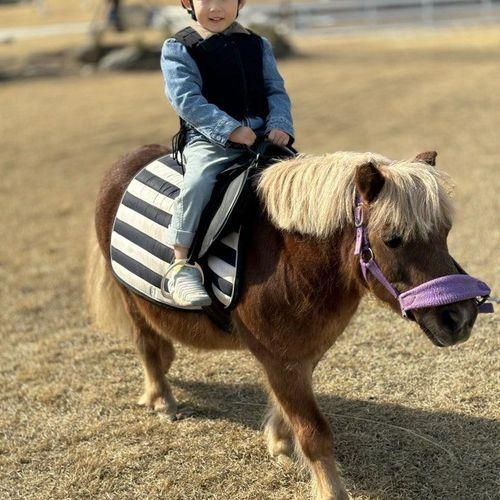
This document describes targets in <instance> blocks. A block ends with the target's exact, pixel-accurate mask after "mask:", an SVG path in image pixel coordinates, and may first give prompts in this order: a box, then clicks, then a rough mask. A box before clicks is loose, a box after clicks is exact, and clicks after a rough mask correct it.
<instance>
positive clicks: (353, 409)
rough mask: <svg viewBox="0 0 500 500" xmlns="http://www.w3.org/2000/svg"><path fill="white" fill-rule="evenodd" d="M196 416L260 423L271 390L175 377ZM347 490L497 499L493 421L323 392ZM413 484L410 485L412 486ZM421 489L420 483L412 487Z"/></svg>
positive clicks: (323, 405)
mask: <svg viewBox="0 0 500 500" xmlns="http://www.w3.org/2000/svg"><path fill="white" fill-rule="evenodd" d="M172 384H173V386H174V387H175V388H176V389H177V390H179V389H180V390H181V391H182V392H183V394H184V400H183V401H181V404H183V406H187V407H189V409H190V410H192V417H191V418H194V419H202V420H203V419H213V420H227V421H230V422H234V423H237V424H243V425H244V426H247V427H249V428H252V429H254V430H258V429H260V428H261V425H262V421H263V417H264V414H265V410H266V403H267V399H266V395H265V393H264V392H263V391H262V389H261V388H260V387H259V386H258V385H249V384H243V385H233V384H221V383H203V382H198V381H192V380H179V379H173V380H172ZM318 403H319V405H320V407H321V410H322V412H323V413H324V414H325V416H327V418H328V420H329V422H330V424H331V426H332V430H333V433H334V441H335V449H336V455H337V462H338V463H339V464H340V467H341V469H342V471H343V475H344V478H345V480H346V482H347V484H348V487H349V489H351V490H352V491H356V493H359V492H360V491H363V492H365V493H366V494H368V495H369V496H370V498H375V497H376V498H384V499H394V498H405V499H408V498H415V499H417V498H418V499H422V498H439V499H445V498H450V499H451V498H453V499H459V498H474V499H480V498H484V499H486V498H494V497H495V496H496V493H495V492H497V491H498V488H497V484H496V481H497V479H498V474H497V472H498V466H499V465H500V464H499V458H500V457H499V454H498V450H497V447H496V444H495V442H492V440H491V436H493V435H498V432H499V430H500V429H499V426H498V423H497V422H495V421H494V420H489V419H485V418H478V417H471V416H467V415H460V414H456V413H447V412H439V411H436V412H428V411H421V410H416V409H412V408H405V407H403V406H399V405H391V404H385V403H377V402H372V401H361V400H355V399H345V398H340V397H335V396H331V395H327V394H322V395H319V397H318ZM408 485H412V488H413V489H412V491H409V490H408ZM415 488H418V489H415Z"/></svg>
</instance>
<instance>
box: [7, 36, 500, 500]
mask: <svg viewBox="0 0 500 500" xmlns="http://www.w3.org/2000/svg"><path fill="white" fill-rule="evenodd" d="M472 41H473V42H474V43H472ZM499 42H500V34H499V32H498V30H497V31H496V32H495V31H493V30H491V31H486V32H485V33H481V32H479V31H478V30H467V31H455V32H451V33H450V32H436V33H430V32H429V33H420V34H419V35H418V36H417V35H415V36H397V37H394V38H388V37H385V38H383V39H379V38H375V37H358V38H345V39H332V40H327V39H322V38H321V39H320V38H317V39H309V40H297V44H298V46H299V48H300V50H301V52H302V54H303V57H302V58H299V59H295V60H290V61H286V62H284V63H282V64H281V69H282V71H283V74H284V76H285V78H286V81H287V85H288V88H289V91H290V93H291V96H292V99H293V102H294V104H295V108H294V115H295V120H296V124H297V138H298V143H297V144H298V147H299V148H300V149H301V150H302V151H305V152H313V151H335V150H342V149H350V150H372V151H377V152H380V153H382V154H385V155H387V156H389V157H392V158H404V157H409V156H411V155H413V154H414V153H417V152H419V151H422V150H428V149H436V150H438V151H439V153H440V154H439V157H438V162H439V165H440V166H442V167H443V168H444V169H446V170H447V171H448V172H449V173H450V174H451V175H452V177H453V178H454V180H455V183H456V186H457V187H456V202H457V206H458V214H457V215H458V217H457V221H456V226H455V228H454V229H453V231H452V234H451V238H450V247H451V250H452V253H453V254H454V255H455V256H456V258H457V259H458V260H459V261H460V262H461V263H462V264H463V266H464V267H465V268H466V269H468V270H469V271H470V272H471V273H473V274H474V275H477V276H479V277H482V278H484V279H485V280H487V281H488V282H489V283H490V285H492V287H493V289H494V292H495V293H496V294H497V295H498V294H499V287H500V282H499V274H498V264H497V249H498V247H499V244H500V237H499V236H500V233H499V229H498V215H497V214H498V213H499V208H500V207H499V202H498V192H499V188H500V186H499V181H498V145H497V139H498V130H499V129H500V116H499V111H498V110H499V109H500V95H499V93H498V81H499V80H500V67H499V65H498V60H499V57H500V49H499V47H500V44H499ZM0 109H1V113H2V119H1V120H0V137H1V144H2V147H1V158H2V161H1V163H0V172H1V178H2V181H1V183H0V192H1V200H2V211H1V215H0V217H1V218H0V224H1V228H2V245H1V246H0V283H1V305H2V307H1V312H0V314H1V322H0V334H1V350H0V352H1V354H0V356H1V358H0V384H1V387H2V399H1V401H2V402H1V405H2V410H1V413H0V429H2V439H1V441H0V492H1V496H2V498H7V499H17V498H19V499H20V498H22V499H35V498H36V499H47V498H51V499H52V498H53V499H65V498H72V499H73V498H82V499H83V498H85V499H87V498H112V499H123V498H159V497H162V498H168V499H176V500H177V499H178V500H181V499H229V498H231V499H238V500H240V499H241V500H243V499H276V500H277V499H284V498H287V499H288V498H296V499H301V498H307V496H308V494H309V485H308V478H307V476H306V475H305V474H304V473H303V472H301V471H300V470H299V469H298V468H296V467H294V466H290V465H289V464H286V463H285V464H282V463H276V462H274V461H273V460H271V459H270V458H269V457H268V456H267V454H266V450H265V444H264V440H263V438H262V434H261V429H260V426H261V419H262V417H263V415H264V411H265V408H264V405H265V396H264V393H263V391H262V390H261V388H260V385H258V384H257V383H256V379H257V378H258V376H259V375H258V373H259V370H258V368H257V367H256V366H255V365H254V363H253V361H252V360H251V359H250V357H249V356H248V355H246V354H242V353H218V354H213V353H212V354H209V353H198V354H196V353H193V352H191V351H188V350H187V349H185V348H180V349H179V351H178V358H177V360H176V362H175V363H174V366H173V368H172V372H171V379H172V382H173V388H174V392H175V394H176V396H177V398H178V399H179V401H180V402H181V404H182V405H184V407H186V408H189V410H190V411H191V413H192V416H191V417H190V418H187V419H185V420H182V421H179V422H176V423H174V424H170V423H168V422H165V421H163V420H161V419H159V418H158V417H157V416H156V415H154V414H152V413H148V412H145V411H144V410H143V409H142V408H139V407H137V406H136V405H135V404H134V401H135V400H136V399H137V398H138V396H139V394H140V392H141V384H142V376H141V369H140V366H139V363H138V360H137V359H136V356H135V354H134V352H133V349H132V346H131V343H130V342H129V341H128V340H127V339H124V338H109V337H103V336H101V335H100V334H99V333H96V332H93V331H92V330H91V329H90V328H89V326H88V324H87V320H86V315H85V310H84V305H83V302H82V294H81V288H82V285H83V283H82V282H83V259H84V253H85V248H86V234H87V230H88V224H89V220H90V219H91V214H92V209H93V200H94V197H95V194H96V189H97V185H98V183H99V179H100V177H101V174H102V172H103V171H104V169H105V168H107V166H108V165H109V164H110V163H111V162H112V161H114V160H115V159H116V158H117V157H118V155H120V154H121V153H123V152H126V151H128V150H130V149H131V148H133V147H135V146H137V145H139V144H144V143H150V142H165V141H167V139H168V137H169V136H170V135H171V134H172V133H173V132H174V131H175V130H176V126H177V121H176V117H175V116H174V114H173V112H172V111H171V110H170V108H169V106H168V104H167V102H166V101H165V99H164V97H163V91H162V80H161V75H160V74H159V73H147V74H146V73H143V74H141V73H139V74H133V75H104V74H98V75H92V76H89V77H87V78H81V79H77V78H68V79H57V80H56V79H54V80H32V81H28V80H25V81H21V82H17V83H15V82H12V83H7V84H3V85H2V87H1V89H0ZM498 330H499V328H498V320H497V319H495V317H494V316H485V317H481V318H480V319H479V320H478V322H477V326H476V328H475V331H474V334H473V337H472V338H471V339H470V340H469V341H468V342H467V343H466V344H464V345H461V346H458V347H454V348H451V349H444V350H440V349H437V348H435V347H433V346H432V345H431V344H430V343H429V342H428V341H427V339H426V338H425V337H424V335H422V334H421V333H419V332H418V331H417V330H416V329H415V328H414V327H413V326H412V325H410V324H409V323H405V322H404V321H403V320H401V319H399V318H397V317H396V316H394V315H393V314H392V313H390V312H388V311H386V310H383V309H379V308H378V307H376V306H375V305H374V304H373V303H372V302H370V301H368V302H367V303H365V304H364V307H363V310H362V311H361V313H360V314H359V315H358V316H357V317H356V319H355V321H354V322H353V323H352V324H351V326H350V327H349V329H348V331H347V332H346V333H345V335H344V336H343V337H342V338H341V339H340V341H339V342H338V344H337V345H336V346H335V347H334V348H333V349H332V350H331V352H330V353H329V354H328V356H327V357H326V358H325V360H324V361H323V362H322V363H321V364H320V366H319V368H318V370H317V373H316V377H315V382H316V387H317V392H318V395H319V401H320V404H321V407H322V408H323V409H324V411H325V413H326V414H328V416H329V419H330V422H331V424H332V427H333V430H334V433H335V436H336V449H337V455H338V461H339V462H340V464H341V467H342V469H343V471H344V475H345V478H346V481H347V484H348V487H349V489H350V491H351V492H352V494H353V497H354V498H356V499H368V498H369V499H377V498H386V499H409V498H410V499H423V498H439V499H443V498H447V499H458V498H460V499H461V498H464V499H465V498H467V499H468V498H474V499H476V498H477V499H486V498H494V497H496V496H497V494H498V488H497V486H498V485H497V484H496V480H497V479H498V478H497V476H496V472H497V470H496V469H495V460H496V459H498V451H497V448H498V446H497V443H496V442H495V441H496V439H497V438H498V427H497V426H496V423H495V419H496V418H498V413H499V412H498V406H497V401H498V383H497V382H498V368H499V363H498V348H499V342H498Z"/></svg>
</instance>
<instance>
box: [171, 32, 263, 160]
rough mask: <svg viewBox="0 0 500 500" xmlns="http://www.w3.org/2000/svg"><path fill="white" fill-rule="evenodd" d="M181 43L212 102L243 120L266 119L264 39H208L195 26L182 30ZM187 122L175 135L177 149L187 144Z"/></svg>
mask: <svg viewBox="0 0 500 500" xmlns="http://www.w3.org/2000/svg"><path fill="white" fill-rule="evenodd" d="M174 38H175V39H176V40H177V41H178V42H180V43H182V44H183V45H184V46H185V47H186V48H187V50H188V53H189V55H190V56H191V57H192V58H193V60H194V61H195V63H196V65H197V66H198V69H199V71H200V74H201V78H202V82H203V86H202V94H203V96H204V97H205V99H207V101H208V102H209V103H211V104H215V105H216V106H217V107H218V108H219V109H221V110H222V111H224V112H225V113H227V114H228V115H230V116H231V117H232V118H234V119H235V120H238V121H241V120H243V119H244V118H245V117H248V116H259V117H261V118H263V119H264V120H265V119H266V117H267V115H268V113H269V107H268V104H267V96H266V92H265V84H264V75H263V67H262V53H263V50H262V39H261V37H260V36H258V35H256V34H254V33H251V32H250V34H243V33H231V34H230V35H223V34H215V35H213V36H211V37H210V38H207V39H206V40H205V39H203V38H202V37H201V36H200V35H199V34H198V33H197V32H196V31H195V30H194V29H193V28H190V27H188V28H185V29H183V30H181V31H179V32H178V33H177V34H176V35H174ZM185 132H186V123H185V122H184V121H183V120H182V118H181V129H180V131H179V132H178V133H177V134H176V136H175V137H174V144H173V146H174V147H173V149H174V153H177V152H182V150H183V148H184V145H185Z"/></svg>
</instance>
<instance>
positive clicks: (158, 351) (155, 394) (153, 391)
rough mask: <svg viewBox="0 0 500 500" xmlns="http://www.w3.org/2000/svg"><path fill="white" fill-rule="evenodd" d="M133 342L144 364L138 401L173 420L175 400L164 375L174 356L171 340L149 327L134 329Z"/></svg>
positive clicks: (175, 410) (175, 409)
mask: <svg viewBox="0 0 500 500" xmlns="http://www.w3.org/2000/svg"><path fill="white" fill-rule="evenodd" d="M135 344H136V346H137V350H138V352H139V356H140V357H141V360H142V363H143V365H144V394H143V395H142V396H141V398H140V399H139V402H138V403H139V404H140V405H143V406H147V407H149V408H153V409H154V410H157V411H161V412H164V413H166V414H167V416H168V417H169V418H170V419H172V420H174V419H175V418H176V414H177V402H176V401H175V398H174V396H173V394H172V389H171V388H170V384H169V383H168V382H167V379H166V377H165V373H166V372H167V371H168V369H169V368H170V366H171V365H172V362H173V360H174V358H175V351H174V346H173V345H172V342H170V340H167V339H165V338H163V337H160V336H159V335H158V334H157V333H156V332H154V331H153V330H151V329H148V330H145V329H141V330H136V333H135Z"/></svg>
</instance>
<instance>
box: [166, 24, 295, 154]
mask: <svg viewBox="0 0 500 500" xmlns="http://www.w3.org/2000/svg"><path fill="white" fill-rule="evenodd" d="M196 30H197V31H200V29H199V27H196ZM241 30H243V31H241ZM235 31H237V32H240V33H241V32H245V33H248V32H247V31H246V30H245V29H244V28H243V27H242V26H241V25H239V24H238V23H233V24H232V25H231V26H230V27H229V28H228V29H227V30H226V31H225V33H229V32H235ZM202 36H203V33H202ZM262 40H263V53H262V57H263V61H262V62H263V76H264V83H265V86H266V94H267V101H268V105H269V114H268V116H267V118H266V120H265V122H264V120H263V119H262V118H260V117H256V116H248V117H245V118H244V120H242V121H241V122H240V121H238V120H235V119H234V118H232V117H231V116H230V115H228V114H227V113H225V112H224V111H222V110H221V109H220V108H218V107H217V106H216V105H214V104H210V103H209V102H208V101H207V99H205V97H203V95H202V93H201V90H202V87H203V82H202V79H201V75H200V72H199V70H198V66H197V65H196V63H195V61H194V60H193V58H192V57H191V56H190V55H189V53H188V51H187V49H186V47H185V46H184V45H182V44H181V43H180V42H178V41H177V40H175V39H174V38H169V39H168V40H166V41H165V43H164V44H163V49H162V55H161V69H162V72H163V77H164V79H165V94H166V95H167V98H168V100H169V101H170V103H171V104H172V107H173V108H174V110H175V112H176V113H177V114H178V115H179V116H180V117H181V118H182V119H183V120H184V121H185V122H186V123H187V124H188V127H192V128H193V129H195V130H196V131H197V132H199V133H200V134H202V135H203V136H205V137H206V138H207V139H208V140H210V141H211V142H213V143H215V144H219V145H221V146H225V145H226V142H227V140H228V139H229V136H230V135H231V133H232V132H233V131H234V130H235V129H237V128H238V127H240V126H242V125H243V126H247V127H250V128H252V129H253V130H254V131H256V132H261V133H267V132H269V131H270V130H271V129H274V128H277V129H280V130H283V131H284V132H286V133H287V134H288V135H290V136H291V137H293V136H294V130H293V122H292V115H291V103H290V98H289V97H288V94H287V93H286V90H285V86H284V82H283V78H282V77H281V75H280V74H279V72H278V68H277V66H276V60H275V58H274V55H273V50H272V47H271V44H270V43H269V42H268V41H267V40H266V39H265V38H262Z"/></svg>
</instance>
